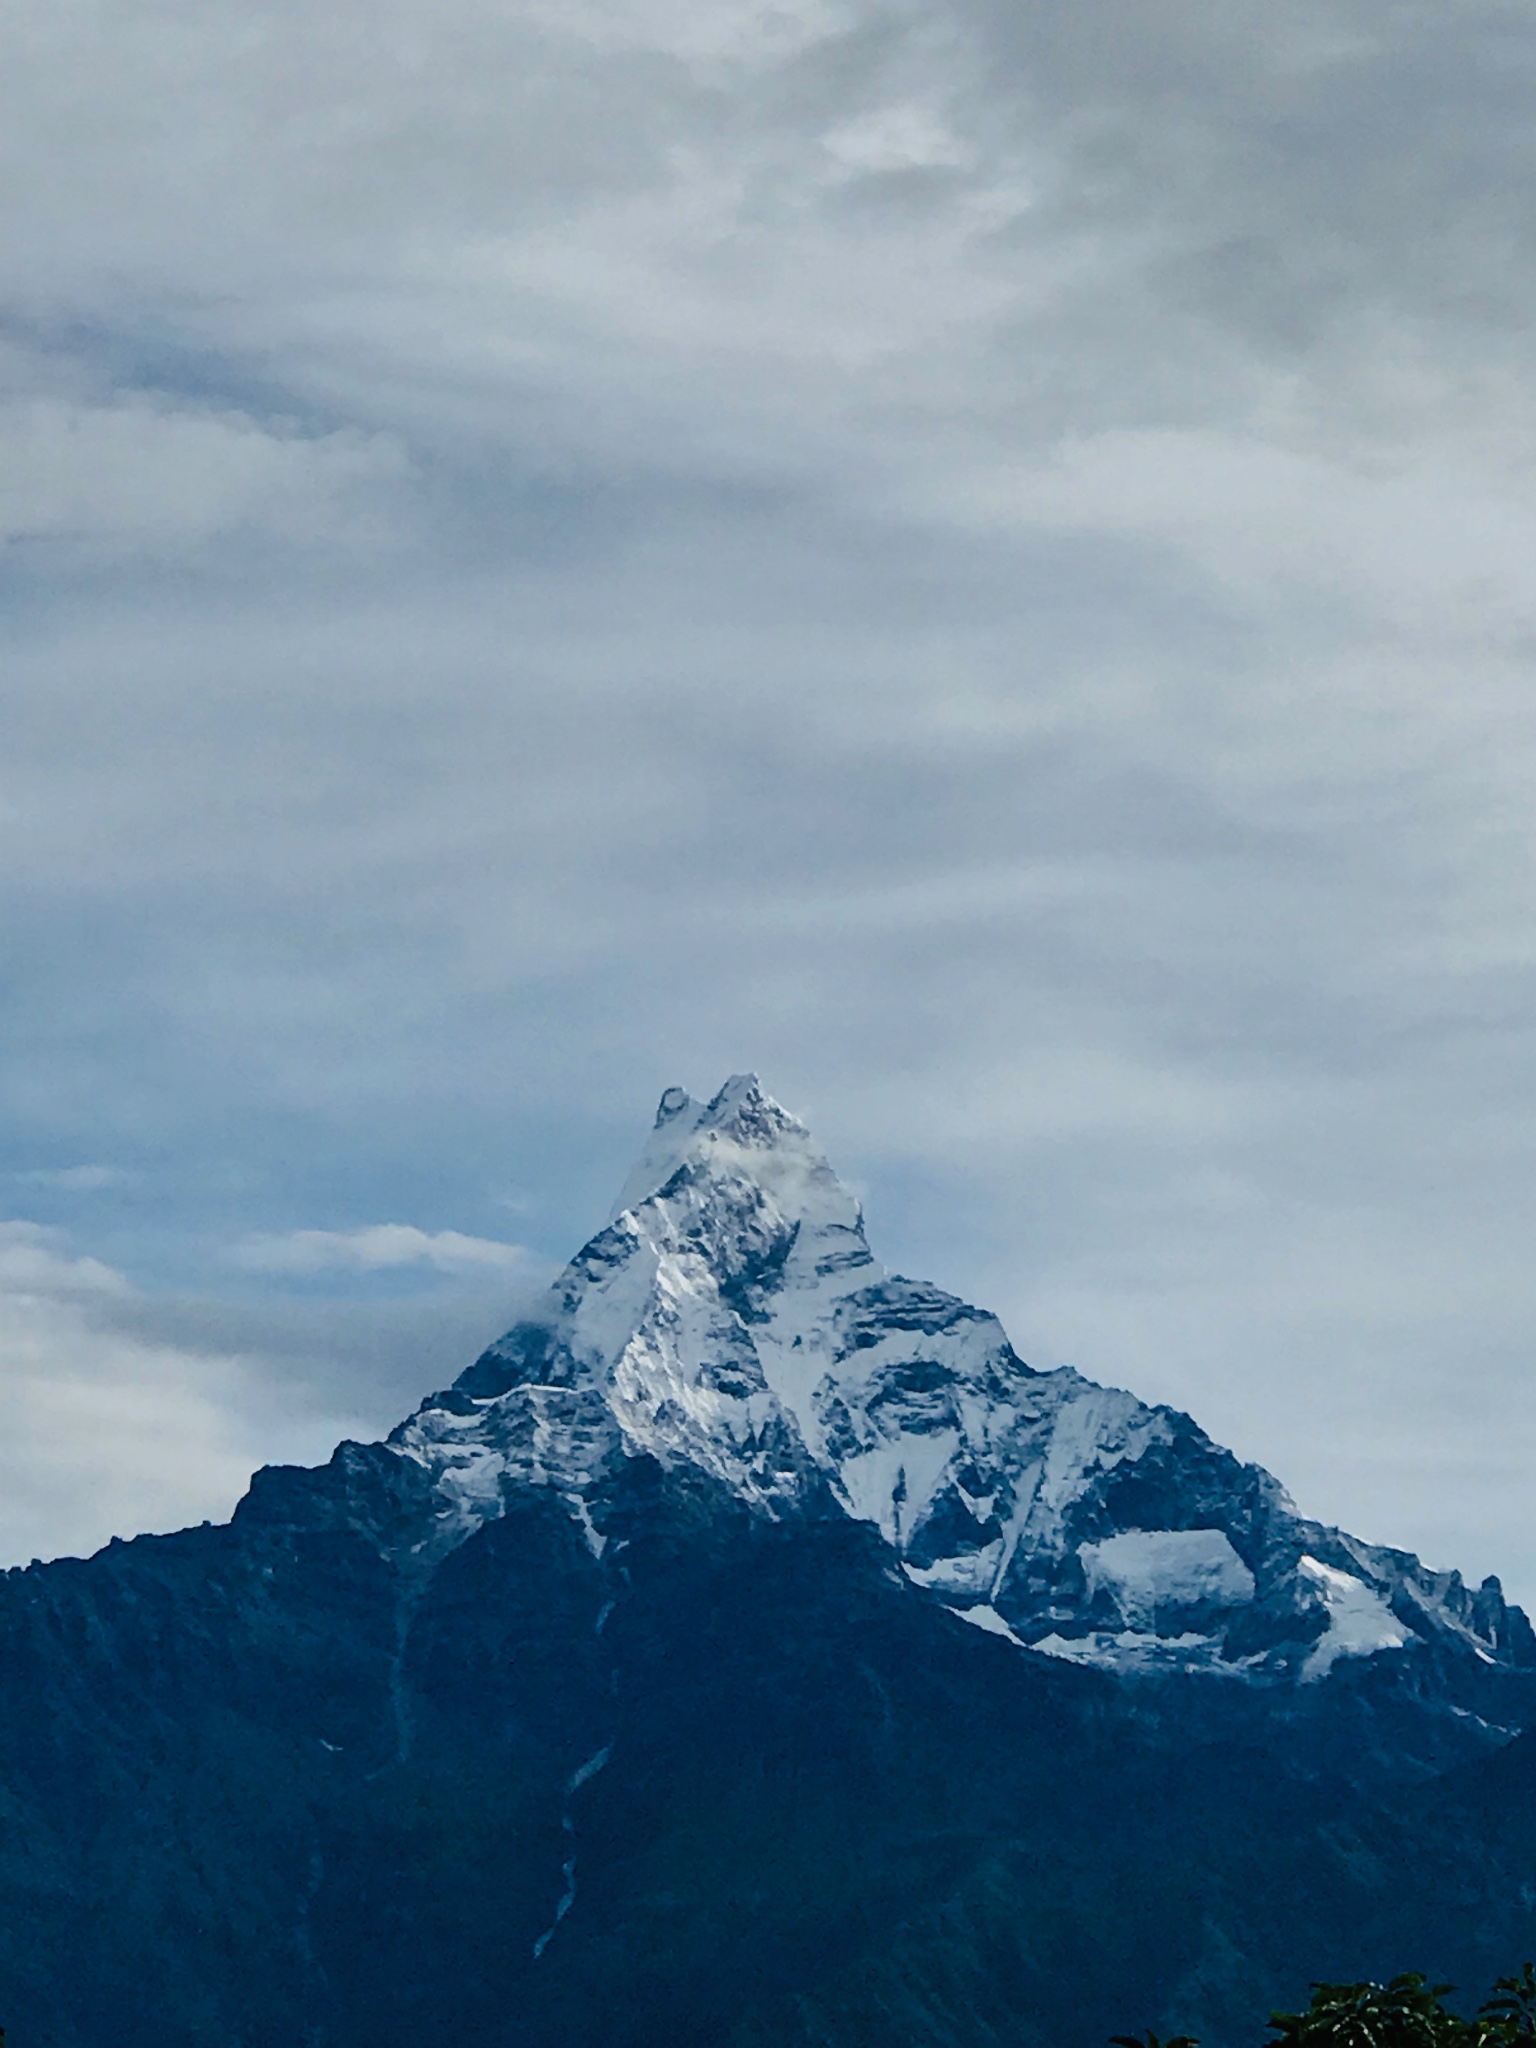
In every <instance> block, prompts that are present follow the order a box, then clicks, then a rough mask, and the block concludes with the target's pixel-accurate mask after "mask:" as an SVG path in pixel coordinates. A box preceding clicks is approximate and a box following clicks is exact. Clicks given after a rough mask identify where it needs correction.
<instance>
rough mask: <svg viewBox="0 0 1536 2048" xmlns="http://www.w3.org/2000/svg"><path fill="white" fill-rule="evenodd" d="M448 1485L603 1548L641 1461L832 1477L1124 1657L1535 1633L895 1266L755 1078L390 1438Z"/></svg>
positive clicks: (922, 1562) (953, 1597)
mask: <svg viewBox="0 0 1536 2048" xmlns="http://www.w3.org/2000/svg"><path fill="white" fill-rule="evenodd" d="M390 1443H391V1445H392V1447H393V1448H394V1449H395V1450H396V1451H397V1452H398V1453H400V1454H401V1455H402V1456H405V1457H409V1458H411V1459H414V1460H417V1461H419V1462H420V1463H421V1464H423V1465H424V1466H426V1467H427V1468H428V1469H429V1470H430V1471H431V1472H432V1473H433V1475H434V1476H435V1480H436V1487H437V1494H438V1498H439V1500H440V1502H441V1510H440V1514H439V1518H438V1524H437V1531H436V1535H435V1537H434V1539H433V1547H435V1548H438V1549H444V1548H447V1547H450V1546H451V1545H452V1544H453V1543H455V1542H458V1541H460V1540H462V1538H463V1537H464V1536H465V1535H467V1534H468V1533H469V1532H470V1531H471V1530H472V1529H474V1528H475V1527H476V1526H478V1524H479V1523H481V1522H483V1521H485V1520H487V1519H488V1518H491V1517H493V1516H496V1515H498V1514H500V1513H501V1512H502V1511H503V1509H504V1507H505V1505H506V1503H507V1501H508V1500H509V1499H510V1498H511V1497H512V1496H513V1495H515V1494H516V1493H517V1492H518V1490H520V1489H522V1488H526V1487H546V1488H549V1489H551V1490H552V1491H553V1492H554V1493H555V1494H556V1495H557V1496H558V1497H560V1498H561V1499H562V1500H563V1501H564V1502H565V1503H566V1505H567V1507H568V1508H569V1510H570V1512H571V1513H572V1514H573V1516H574V1517H575V1518H576V1519H577V1520H578V1521H579V1522H580V1524H581V1526H582V1529H583V1533H584V1535H585V1537H586V1539H587V1540H588V1541H589V1542H591V1543H593V1544H596V1545H600V1544H601V1542H602V1541H603V1537H602V1520H603V1513H602V1503H603V1500H604V1498H605V1492H606V1489H608V1488H609V1487H610V1486H611V1483H612V1481H613V1478H614V1476H615V1474H616V1473H618V1472H619V1471H621V1470H622V1469H623V1466H624V1461H626V1460H628V1459H633V1458H635V1457H638V1456H649V1457H652V1458H655V1459H657V1460H658V1461H659V1462H660V1463H661V1464H662V1465H663V1466H666V1467H677V1466H680V1465H687V1466H692V1467H694V1468H696V1469H697V1470H699V1471H701V1472H702V1473H704V1474H707V1475H709V1477H711V1478H712V1479H713V1480H714V1481H715V1482H716V1483H718V1484H719V1485H720V1486H722V1487H724V1488H727V1489H729V1490H730V1492H731V1493H732V1494H734V1495H735V1496H736V1497H737V1498H738V1499H740V1500H741V1501H743V1502H745V1503H747V1504H748V1506H749V1507H751V1508H752V1509H753V1510H755V1511H757V1512H759V1513H762V1514H764V1515H769V1516H773V1517H778V1518H783V1517H785V1516H788V1515H792V1514H796V1513H799V1512H802V1511H803V1510H804V1509H805V1507H806V1506H807V1505H808V1504H809V1503H810V1502H812V1500H813V1499H814V1500H817V1501H822V1502H824V1501H825V1499H826V1496H827V1493H828V1491H829V1490H830V1493H831V1496H832V1498H833V1499H834V1500H835V1501H837V1502H839V1503H841V1506H842V1507H843V1509H844V1510H845V1511H846V1512H847V1513H848V1514H849V1515H852V1516H854V1517H857V1518H858V1519H860V1520H862V1521H865V1522H868V1523H870V1524H871V1525H872V1526H873V1527H874V1528H876V1529H878V1530H879V1532H880V1534H881V1535H882V1536H883V1537H884V1539H885V1540H886V1541H887V1542H888V1543H889V1544H890V1545H891V1546H892V1548H893V1550H894V1551H895V1552H896V1553H897V1555H898V1556H899V1559H900V1562H901V1564H902V1566H903V1568H904V1570H905V1573H906V1575H907V1577H908V1578H909V1579H910V1580H911V1581H913V1582H914V1583H915V1584H917V1585H919V1586H921V1587H924V1588H927V1589H929V1591H930V1592H931V1593H932V1594H933V1595H934V1596H935V1597H937V1598H939V1599H941V1600H944V1601H946V1602H947V1603H948V1604H949V1605H951V1606H952V1607H953V1608H954V1610H955V1611H956V1613H957V1614H959V1615H960V1616H961V1617H962V1618H964V1619H966V1620H968V1621H970V1622H972V1624H973V1625H975V1626H977V1627H979V1628H983V1629H987V1630H990V1631H991V1632H993V1633H995V1634H997V1635H1000V1636H1002V1637H1004V1638H1005V1639H1009V1640H1012V1641H1013V1642H1015V1643H1018V1644H1020V1645H1022V1646H1025V1647H1028V1648H1030V1649H1032V1650H1034V1651H1035V1652H1044V1653H1046V1654H1049V1655H1053V1656H1058V1657H1063V1658H1067V1659H1070V1660H1073V1661H1078V1662H1087V1663H1094V1664H1100V1665H1104V1666H1106V1667H1108V1668H1111V1669H1114V1670H1118V1671H1121V1672H1123V1673H1125V1674H1127V1675H1129V1674H1134V1673H1138V1672H1147V1671H1154V1670H1156V1671H1163V1670H1167V1669H1169V1668H1178V1669H1185V1670H1200V1671H1207V1672H1211V1673H1213V1674H1217V1675H1220V1676H1224V1677H1227V1678H1230V1679H1237V1680H1242V1681H1247V1682H1266V1683H1268V1682H1285V1681H1303V1680H1304V1681H1316V1680H1321V1679H1324V1678H1327V1677H1329V1676H1330V1674H1332V1673H1333V1672H1334V1671H1335V1670H1336V1669H1337V1667H1338V1666H1339V1665H1340V1664H1341V1663H1348V1662H1350V1661H1351V1660H1358V1659H1362V1658H1372V1657H1377V1656H1381V1655H1386V1654H1395V1655H1401V1654H1403V1653H1404V1652H1405V1651H1409V1650H1411V1649H1412V1648H1413V1647H1414V1646H1415V1645H1421V1644H1423V1643H1425V1642H1428V1641H1431V1640H1433V1641H1436V1642H1438V1643H1440V1644H1441V1645H1442V1646H1449V1647H1451V1648H1452V1649H1453V1650H1455V1651H1456V1652H1457V1653H1458V1654H1464V1655H1467V1656H1473V1657H1476V1658H1478V1659H1480V1660H1481V1661H1482V1662H1483V1663H1485V1664H1486V1663H1499V1662H1501V1661H1504V1660H1505V1658H1506V1656H1507V1654H1508V1644H1507V1642H1506V1640H1505V1638H1506V1636H1508V1635H1509V1633H1510V1631H1511V1630H1514V1629H1515V1628H1517V1627H1520V1628H1523V1627H1525V1624H1524V1621H1523V1617H1520V1616H1519V1615H1518V1612H1517V1611H1516V1610H1511V1609H1508V1608H1506V1607H1505V1605H1504V1603H1503V1600H1502V1598H1501V1597H1500V1595H1499V1591H1498V1587H1497V1582H1496V1581H1489V1582H1488V1583H1487V1584H1486V1585H1485V1586H1484V1587H1483V1588H1482V1589H1481V1590H1480V1591H1478V1592H1475V1593H1474V1592H1472V1591H1471V1590H1469V1589H1468V1588H1467V1587H1466V1586H1464V1585H1463V1584H1462V1582H1461V1580H1460V1578H1459V1577H1458V1576H1457V1575H1456V1574H1455V1573H1433V1572H1430V1571H1427V1570H1426V1569H1425V1568H1424V1567H1423V1566H1422V1565H1420V1564H1419V1563H1418V1562H1417V1560H1416V1559H1414V1558H1411V1557H1408V1556H1406V1555H1405V1554H1404V1553H1402V1552H1399V1551H1391V1550H1385V1549H1377V1548H1374V1547H1372V1546H1370V1545H1367V1544H1363V1543H1359V1542H1357V1541H1356V1540H1355V1539H1353V1538H1351V1537H1348V1536H1344V1535H1343V1534H1341V1533H1340V1532H1339V1531H1337V1530H1332V1529H1327V1528H1325V1527H1323V1526H1322V1525H1320V1524H1318V1523H1315V1522H1310V1521H1307V1520H1304V1519H1303V1518H1302V1517H1301V1516H1299V1515H1298V1514H1297V1513H1296V1511H1295V1509H1294V1507H1293V1506H1292V1504H1291V1502H1290V1500H1289V1498H1288V1497H1287V1495H1286V1494H1285V1492H1284V1490H1283V1489H1282V1488H1281V1486H1280V1485H1279V1483H1278V1482H1277V1481H1276V1480H1275V1479H1273V1478H1272V1477H1271V1476H1270V1474H1269V1473H1267V1472H1265V1471H1263V1470H1262V1469H1261V1468H1260V1467H1258V1466H1253V1465H1243V1464H1241V1463H1239V1461H1238V1460H1237V1459H1236V1458H1234V1457H1233V1456H1232V1455H1231V1453H1230V1452H1227V1451H1224V1450H1222V1449H1221V1448H1220V1446H1218V1445H1216V1444H1214V1443H1212V1442H1211V1440H1210V1438H1209V1437H1207V1436H1206V1435H1205V1434H1204V1432H1203V1431H1202V1430H1200V1429H1199V1428H1197V1427H1196V1425H1195V1424H1194V1423H1193V1422H1192V1421H1191V1420H1190V1419H1189V1417H1188V1416H1186V1415H1181V1414H1179V1413H1177V1412H1176V1411H1174V1410H1172V1409H1168V1408H1154V1407H1148V1406H1147V1405H1146V1404H1145V1403H1143V1402H1141V1401H1138V1400H1136V1399H1135V1397H1134V1396H1133V1395H1130V1394H1127V1393H1122V1392H1120V1391H1118V1390H1117V1389H1114V1388H1109V1387H1101V1386H1096V1385H1095V1384H1094V1383H1093V1382H1092V1381H1090V1380H1086V1379H1084V1378H1083V1377H1082V1376H1081V1375H1080V1374H1078V1373H1076V1372H1074V1371H1071V1370H1070V1369H1067V1368H1063V1369H1061V1370H1058V1371H1055V1372H1035V1371H1033V1370H1032V1369H1031V1368H1030V1367H1029V1366H1027V1365H1025V1364H1024V1363H1023V1361H1022V1360H1021V1359H1020V1358H1019V1357H1018V1355H1017V1354H1016V1353H1015V1351H1014V1349H1013V1347H1012V1345H1011V1344H1010V1343H1009V1341H1008V1338H1007V1335H1006V1334H1005V1332H1004V1331H1003V1328H1002V1326H1001V1325H1000V1324H999V1323H998V1321H997V1319H996V1318H995V1317H994V1316H991V1315H988V1314H987V1313H985V1312H984V1311H983V1310H981V1309H977V1308H972V1307H970V1306H969V1305H968V1304H967V1303H965V1302H963V1301H960V1300H957V1299H956V1297H955V1296H953V1295H950V1294H946V1293H944V1292H943V1291H942V1290H940V1289H939V1288H937V1287H933V1286H931V1285H929V1284H927V1283H926V1282H922V1281H914V1280H907V1279H902V1278H900V1277H899V1276H896V1275H892V1274H890V1273H888V1272H887V1271H886V1270H885V1268H884V1267H883V1266H881V1265H879V1264H878V1263H877V1262H876V1260H875V1259H874V1257H873V1256H872V1254H871V1252H870V1250H869V1246H868V1244H867V1242H866V1241H865V1235H864V1222H863V1217H862V1216H861V1214H860V1211H859V1207H858V1204H857V1203H856V1202H855V1201H854V1199H853V1197H852V1196H851V1195H850V1194H849V1193H848V1191H847V1190H846V1189H845V1188H844V1187H843V1186H842V1184H841V1182H840V1181H839V1180H838V1179H837V1176H836V1175H835V1174H834V1173H833V1171H832V1169H831V1167H830V1166H829V1165H828V1163H827V1161H826V1159H825V1157H824V1156H823V1155H822V1153H821V1151H820V1150H819V1148H818V1147H817V1145H816V1144H815V1142H814V1140H813V1139H812V1137H811V1135H810V1133H809V1131H807V1130H806V1128H805V1126H804V1125H803V1124H801V1123H800V1122H799V1121H798V1120H797V1119H796V1118H795V1117H793V1116H791V1115H790V1114H789V1113H788V1112H787V1111H786V1110H784V1109H783V1108H781V1107H780V1105H779V1104H778V1103H776V1102H775V1101H774V1100H773V1099H772V1098H771V1097H770V1096H768V1095H766V1094H765V1093H764V1092H763V1090H762V1088H761V1087H760V1086H759V1084H758V1082H757V1079H756V1077H755V1076H753V1075H750V1074H738V1075H735V1076H733V1077H732V1079H731V1080H729V1081H728V1082H727V1083H726V1084H725V1086H724V1087H723V1088H722V1089H721V1090H720V1092H719V1094H717V1095H716V1096H714V1097H713V1099H712V1100H710V1101H709V1102H707V1103H699V1102H696V1101H694V1100H693V1098H692V1097H690V1096H689V1095H688V1094H687V1093H686V1092H685V1091H684V1090H682V1089H680V1088H669V1089H668V1090H667V1092H666V1094H665V1095H664V1096H663V1097H662V1099H661V1107H660V1110H659V1112H658V1115H657V1118H656V1125H655V1128H654V1130H653V1131H652V1133H651V1135H650V1137H649V1139H648V1140H647V1142H646V1145H645V1147H644V1149H643V1151H642V1152H641V1155H640V1158H639V1160H638V1162H637V1164H636V1166H635V1169H634V1171H633V1172H632V1173H631V1174H630V1176H629V1178H628V1180H627V1181H626V1182H625V1185H624V1188H623V1191H622V1193H621V1195H620V1198H619V1204H618V1206H617V1208H616V1209H615V1211H614V1214H613V1218H612V1220H611V1222H610V1223H609V1225H608V1226H607V1228H606V1229H604V1230H602V1231H600V1232H599V1234H598V1235H597V1236H596V1237H594V1238H593V1239H592V1240H591V1242H590V1243H589V1244H588V1245H586V1246H585V1247H584V1248H583V1250H582V1251H581V1252H580V1253H578V1255H577V1256H576V1258H575V1259H574V1260H573V1261H572V1262H571V1264H570V1266H569V1267H567V1269H566V1271H565V1272H564V1273H563V1274H562V1275H561V1277H560V1279H559V1280H558V1281H557V1282H556V1283H555V1285H554V1287H553V1288H552V1289H551V1291H550V1296H549V1299H548V1303H547V1305H546V1307H545V1309H544V1311H543V1312H542V1313H541V1314H540V1315H538V1316H537V1317H535V1318H532V1319H530V1320H528V1321H526V1322H523V1323H520V1324H519V1325H518V1326H517V1327H516V1328H514V1329H512V1330H510V1331H509V1332H508V1333H507V1335H506V1336H505V1337H504V1338H502V1339H501V1340H500V1342H499V1343H497V1344H495V1345H493V1346H492V1347H491V1349H490V1350H489V1351H488V1352H486V1353H485V1355H484V1356H483V1357H482V1358H480V1359H479V1360H477V1361H476V1363H475V1364H474V1365H473V1366H471V1367H470V1369H469V1371H468V1372H466V1373H465V1374H464V1375H463V1376H462V1377H461V1378H460V1380H459V1381H458V1382H457V1384H456V1385H455V1386H454V1387H453V1388H452V1389H450V1390H449V1391H448V1392H446V1393H443V1394H437V1395H434V1396H432V1397H431V1398H430V1399H429V1400H427V1401H426V1402H424V1403H423V1404H422V1406H421V1408H420V1409H419V1410H418V1411H417V1413H416V1414H415V1415H413V1416H412V1417H411V1418H410V1419H409V1420H408V1421H407V1422H405V1423H403V1424H402V1425H401V1427H400V1428H399V1429H398V1430H396V1431H395V1433H394V1435H393V1436H392V1437H391V1438H390Z"/></svg>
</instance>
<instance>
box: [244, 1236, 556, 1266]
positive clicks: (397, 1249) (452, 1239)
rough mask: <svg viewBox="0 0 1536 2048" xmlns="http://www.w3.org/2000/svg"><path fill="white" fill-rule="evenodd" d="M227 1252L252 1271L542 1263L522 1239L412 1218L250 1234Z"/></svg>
mask: <svg viewBox="0 0 1536 2048" xmlns="http://www.w3.org/2000/svg"><path fill="white" fill-rule="evenodd" d="M230 1256H231V1258H232V1259H233V1260H234V1261H235V1263H236V1264H237V1265H241V1266H244V1267H246V1268H247V1269H248V1270H250V1271H251V1272H254V1273H328V1272H344V1273H346V1272H351V1273H381V1272H386V1271H388V1270H389V1269H390V1268H392V1267H397V1266H431V1267H434V1268H435V1269H436V1270H437V1271H438V1272H440V1273H474V1272H495V1273H505V1274H508V1275H516V1276H528V1277H531V1276H533V1275H534V1274H536V1273H539V1272H542V1271H543V1269H544V1267H545V1264H546V1262H545V1261H544V1260H543V1259H541V1258H540V1257H539V1256H538V1254H537V1253H535V1252H531V1251H529V1250H528V1249H527V1247H526V1246H524V1245H520V1244H504V1243H501V1242H499V1241H498V1240H496V1239H494V1238H486V1237H466V1236H465V1235H464V1234H463V1232H462V1231H458V1230H418V1229H417V1228H416V1226H415V1225H414V1224H412V1223H370V1224H365V1225H364V1226H362V1227H361V1228H360V1229H357V1230H290V1231H287V1232H285V1233H283V1234H281V1235H273V1236H255V1237H249V1238H247V1239H245V1241H244V1242H243V1243H241V1244H239V1245H236V1246H235V1247H234V1248H233V1250H232V1252H231V1254H230Z"/></svg>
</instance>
